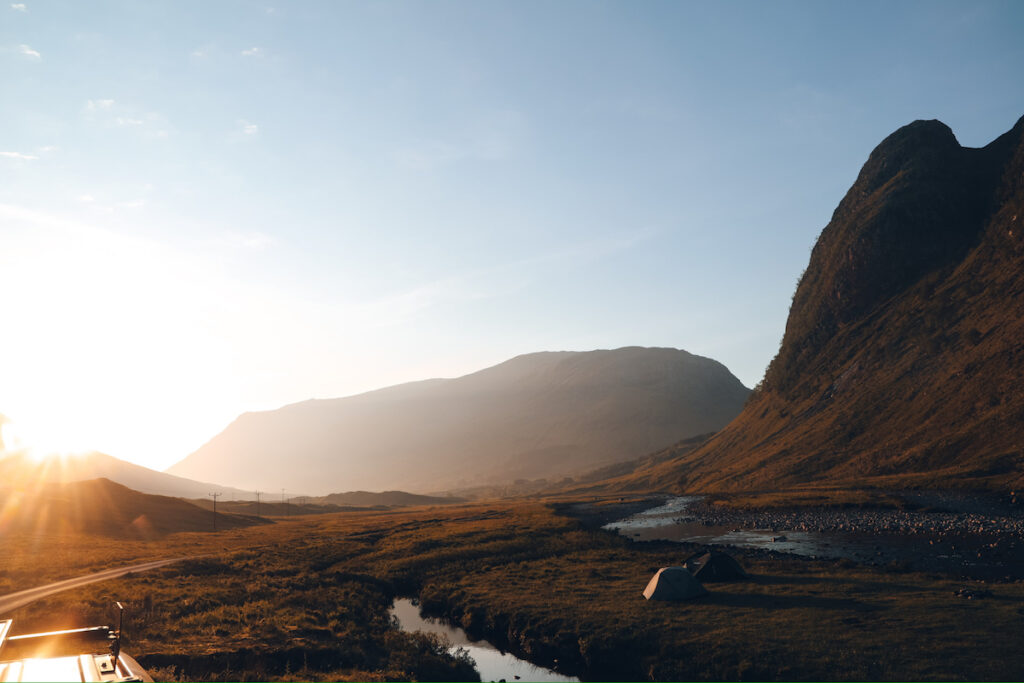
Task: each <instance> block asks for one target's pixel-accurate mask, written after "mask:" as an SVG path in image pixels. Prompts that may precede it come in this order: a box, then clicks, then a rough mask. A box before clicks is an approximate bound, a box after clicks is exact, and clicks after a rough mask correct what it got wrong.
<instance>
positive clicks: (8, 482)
mask: <svg viewBox="0 0 1024 683" xmlns="http://www.w3.org/2000/svg"><path fill="white" fill-rule="evenodd" d="M0 454H2V451H0ZM89 479H109V480H110V481H112V482H116V483H118V484H121V485H123V486H127V487H128V488H130V489H134V490H136V491H140V492H142V493H151V494H156V495H160V496H175V497H179V498H200V497H206V495H207V494H208V493H226V494H228V495H229V496H235V497H238V498H253V499H255V497H256V496H255V494H253V493H252V492H249V491H242V490H239V489H234V488H231V487H229V486H220V485H218V484H210V483H206V482H202V481H194V480H192V479H185V478H183V477H176V476H174V475H171V474H166V473H165V472H157V471H156V470H151V469H149V468H148V467H143V466H141V465H136V464H134V463H130V462H126V461H124V460H119V459H118V458H115V457H113V456H110V455H106V454H104V453H98V452H92V453H83V454H81V455H69V456H62V455H51V456H47V457H46V458H44V459H43V460H41V461H36V460H34V459H32V458H30V457H28V456H26V455H25V454H24V453H12V454H8V455H6V456H3V457H0V485H4V486H19V487H24V486H27V485H33V484H36V483H42V482H50V483H62V484H66V483H70V482H75V481H85V480H89Z"/></svg>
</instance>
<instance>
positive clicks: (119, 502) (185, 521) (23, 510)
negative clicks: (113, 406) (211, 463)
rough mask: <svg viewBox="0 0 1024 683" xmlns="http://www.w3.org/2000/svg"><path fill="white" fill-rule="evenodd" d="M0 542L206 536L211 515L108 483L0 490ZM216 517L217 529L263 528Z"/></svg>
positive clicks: (234, 518)
mask: <svg viewBox="0 0 1024 683" xmlns="http://www.w3.org/2000/svg"><path fill="white" fill-rule="evenodd" d="M0 510H2V511H3V513H2V514H0V536H2V535H4V534H8V533H15V532H22V533H25V532H28V533H35V534H44V533H45V534H52V533H90V534H101V535H104V536H112V537H115V538H156V537H160V536H163V535H165V534H170V533H175V532H178V531H212V530H213V512H212V511H209V510H203V509H201V508H198V507H196V506H195V505H193V504H191V503H188V502H186V501H184V500H181V499H179V498H170V497H168V496H152V495H148V494H145V493H139V492H138V491H133V490H131V489H129V488H127V487H124V486H121V485H120V484H116V483H114V482H112V481H110V480H109V479H93V480H90V481H77V482H73V483H69V484H41V485H36V486H33V487H30V488H28V489H26V490H16V489H13V488H7V487H6V486H5V487H4V488H0ZM263 523H264V522H263V521H261V520H257V519H254V518H250V517H243V516H239V515H231V514H222V513H220V512H218V513H217V528H218V529H221V530H223V529H233V528H237V527H244V526H252V525H254V524H263Z"/></svg>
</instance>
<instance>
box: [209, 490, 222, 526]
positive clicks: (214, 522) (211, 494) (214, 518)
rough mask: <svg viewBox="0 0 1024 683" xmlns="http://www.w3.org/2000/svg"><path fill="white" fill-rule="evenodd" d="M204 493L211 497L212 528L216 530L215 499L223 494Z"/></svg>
mask: <svg viewBox="0 0 1024 683" xmlns="http://www.w3.org/2000/svg"><path fill="white" fill-rule="evenodd" d="M206 495H208V496H210V497H212V498H213V530H214V531H216V530H217V499H218V498H220V497H221V496H223V495H224V494H223V493H207V494H206Z"/></svg>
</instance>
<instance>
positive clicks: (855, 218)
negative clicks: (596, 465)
mask: <svg viewBox="0 0 1024 683" xmlns="http://www.w3.org/2000/svg"><path fill="white" fill-rule="evenodd" d="M1022 268H1024V118H1022V119H1021V120H1020V121H1018V122H1017V124H1016V125H1015V126H1014V128H1013V129H1012V130H1011V131H1009V132H1008V133H1006V134H1004V135H1002V136H1000V137H999V138H998V139H997V140H995V141H993V142H992V143H990V144H989V145H987V146H985V147H984V148H980V149H970V148H963V147H960V145H959V144H958V143H957V142H956V139H955V137H953V135H952V132H951V131H950V130H949V128H948V127H946V126H945V125H944V124H941V123H939V122H937V121H918V122H914V123H912V124H910V125H908V126H905V127H904V128H901V129H900V130H898V131H896V132H895V133H893V134H892V135H891V136H889V137H888V138H886V140H885V141H883V142H882V144H880V145H879V146H878V147H877V148H876V149H875V150H874V152H872V154H871V156H870V157H869V159H868V161H867V163H866V164H865V166H864V168H863V170H862V171H861V173H860V175H859V176H858V178H857V181H856V182H855V183H854V185H853V187H851V189H850V191H849V192H848V193H847V194H846V196H845V197H844V199H843V200H842V202H841V203H840V204H839V207H838V208H837V209H836V211H835V213H834V215H833V217H832V220H831V222H830V223H829V225H828V226H827V227H826V228H825V229H824V230H823V231H822V233H821V236H820V237H819V239H818V241H817V243H816V245H815V247H814V249H813V251H812V254H811V259H810V262H809V264H808V267H807V270H806V272H805V274H804V275H803V277H802V278H801V280H800V283H799V285H798V288H797V291H796V293H795V295H794V298H793V305H792V307H791V309H790V315H789V319H788V321H787V325H786V332H785V335H784V338H783V341H782V344H781V347H780V350H779V354H778V356H777V357H776V358H775V359H774V360H773V361H772V363H771V365H770V366H769V368H768V371H767V372H766V374H765V379H764V381H763V382H762V384H761V385H760V386H759V387H758V388H757V389H756V390H755V392H754V394H753V395H752V396H751V398H750V400H749V401H748V403H747V405H746V407H745V409H744V410H743V412H742V413H741V415H740V416H739V417H738V418H737V419H736V420H735V421H733V422H732V423H731V424H730V425H729V426H728V427H727V428H726V429H724V430H723V431H722V432H720V433H719V434H717V435H716V436H715V437H714V438H712V439H711V440H710V441H709V442H708V444H707V445H705V446H704V447H702V448H700V449H698V450H696V451H694V452H693V453H688V454H685V455H682V456H681V457H679V458H674V459H672V460H670V461H668V462H664V463H662V464H660V465H659V466H658V467H659V474H660V475H661V476H663V477H664V480H665V481H666V484H668V485H672V486H674V487H675V488H678V489H705V490H715V489H723V490H728V489H732V490H737V489H752V488H774V487H779V486H791V485H799V484H801V483H808V482H822V481H826V482H836V483H845V482H849V483H853V482H859V483H864V482H869V483H874V484H878V485H886V486H890V485H891V486H914V485H922V486H974V487H997V488H1004V487H1014V486H1020V485H1021V484H1024V450H1022V449H1024V395H1022V394H1021V392H1020V391H1019V387H1020V386H1021V382H1022V381H1024V344H1022V340H1024V279H1022V278H1021V273H1022Z"/></svg>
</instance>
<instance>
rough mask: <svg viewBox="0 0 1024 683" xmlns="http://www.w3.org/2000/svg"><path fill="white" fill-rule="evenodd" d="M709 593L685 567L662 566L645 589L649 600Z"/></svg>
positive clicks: (696, 596) (683, 598)
mask: <svg viewBox="0 0 1024 683" xmlns="http://www.w3.org/2000/svg"><path fill="white" fill-rule="evenodd" d="M702 595H707V591H706V590H705V589H704V586H702V585H700V582H698V581H697V579H695V578H693V574H691V573H690V572H689V570H687V569H685V568H683V567H662V568H661V569H659V570H658V573H657V574H655V575H654V576H653V577H651V580H650V581H649V582H648V583H647V588H645V589H644V597H645V598H647V599H648V600H689V599H690V598H699V597H700V596H702Z"/></svg>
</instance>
